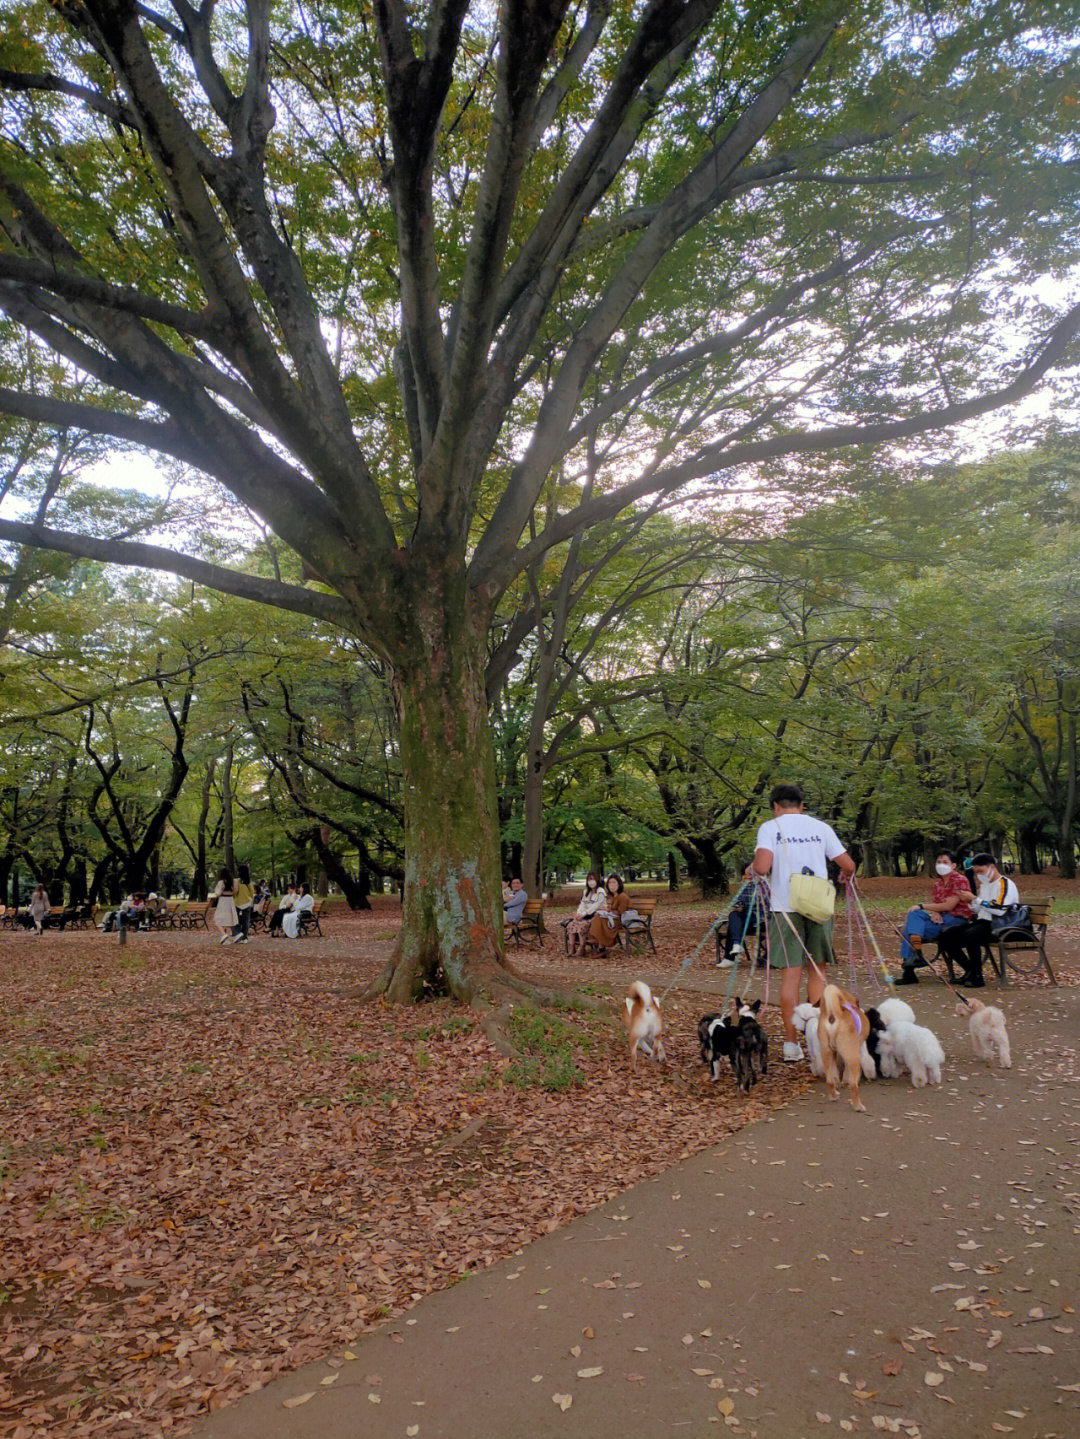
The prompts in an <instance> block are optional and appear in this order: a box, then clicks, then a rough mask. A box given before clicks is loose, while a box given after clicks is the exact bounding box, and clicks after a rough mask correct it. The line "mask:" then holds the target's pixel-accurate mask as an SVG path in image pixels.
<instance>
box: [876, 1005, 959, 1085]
mask: <svg viewBox="0 0 1080 1439" xmlns="http://www.w3.org/2000/svg"><path fill="white" fill-rule="evenodd" d="M878 1063H879V1065H880V1066H881V1073H882V1075H883V1076H884V1077H885V1078H886V1079H899V1078H900V1076H901V1075H902V1074H903V1072H904V1070H905V1069H906V1070H907V1071H908V1072H909V1073H910V1074H911V1082H912V1084H913V1085H914V1086H915V1088H916V1089H922V1088H923V1086H924V1085H926V1084H940V1083H941V1066H942V1065H943V1064H944V1063H945V1051H944V1050H943V1049H942V1047H941V1045H940V1043H939V1042H938V1038H937V1035H936V1034H934V1032H933V1030H930V1029H927V1028H926V1026H925V1025H923V1024H911V1023H910V1022H909V1021H908V1020H905V1019H900V1020H894V1021H893V1023H892V1024H890V1025H889V1026H888V1027H887V1028H886V1029H885V1030H884V1031H883V1033H882V1034H881V1035H880V1037H879V1038H878Z"/></svg>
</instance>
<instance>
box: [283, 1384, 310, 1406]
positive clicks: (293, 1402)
mask: <svg viewBox="0 0 1080 1439" xmlns="http://www.w3.org/2000/svg"><path fill="white" fill-rule="evenodd" d="M314 1398H315V1390H314V1389H312V1390H311V1391H310V1392H309V1393H307V1394H297V1395H295V1396H294V1397H293V1398H292V1399H283V1400H282V1401H281V1407H282V1408H283V1409H299V1407H300V1405H301V1404H306V1403H307V1402H308V1400H309V1399H314Z"/></svg>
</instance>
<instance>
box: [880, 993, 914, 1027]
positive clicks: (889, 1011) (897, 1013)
mask: <svg viewBox="0 0 1080 1439" xmlns="http://www.w3.org/2000/svg"><path fill="white" fill-rule="evenodd" d="M877 1012H878V1014H879V1015H880V1016H881V1022H882V1024H883V1025H884V1026H885V1028H886V1029H888V1027H889V1025H890V1024H896V1023H897V1021H898V1020H903V1021H904V1022H905V1023H907V1024H914V1023H915V1011H914V1010H913V1009H912V1007H911V1005H910V1004H905V1003H904V1001H903V1000H902V999H883V1000H882V1001H881V1003H880V1004H879V1005H878V1007H877Z"/></svg>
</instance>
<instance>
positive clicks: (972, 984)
mask: <svg viewBox="0 0 1080 1439" xmlns="http://www.w3.org/2000/svg"><path fill="white" fill-rule="evenodd" d="M971 868H972V873H973V874H974V876H975V879H976V882H977V883H978V886H979V889H978V893H977V894H976V896H975V916H976V917H975V918H974V919H973V920H971V922H970V923H969V924H964V925H959V926H957V927H956V928H953V929H948V930H945V931H944V932H943V934H942V936H941V939H940V941H939V944H938V947H939V948H940V950H941V952H942V954H943V955H945V956H946V957H947V959H948V960H949V962H950V965H951V964H955V963H960V964H961V965H962V967H963V970H964V976H963V978H962V979H961V980H959V981H958V982H959V984H960V985H962V986H963V987H964V988H965V989H981V988H982V987H983V985H984V984H985V983H986V981H985V980H984V979H983V946H984V945H986V944H988V943H989V941H990V936H991V934H993V931H994V920H996V919H1000V918H1001V917H1002V915H1004V914H1005V913H1006V912H1007V911H1008V910H1009V909H1011V908H1012V906H1013V905H1016V904H1019V903H1020V892H1019V890H1018V889H1017V888H1016V885H1015V884H1013V882H1012V880H1011V879H1006V877H1005V876H1004V875H1003V874H1002V873H1001V871H1000V870H999V869H998V867H997V865H996V864H995V863H994V856H993V855H992V854H977V855H976V856H975V858H974V860H973V862H972V866H971ZM961 953H963V954H964V955H966V956H967V964H963V961H962V960H961V959H960V956H961Z"/></svg>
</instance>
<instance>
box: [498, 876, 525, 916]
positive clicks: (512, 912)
mask: <svg viewBox="0 0 1080 1439" xmlns="http://www.w3.org/2000/svg"><path fill="white" fill-rule="evenodd" d="M528 902H529V891H528V890H527V889H526V888H525V886H524V885H523V884H522V882H521V880H520V879H512V880H511V881H510V890H509V897H507V891H506V889H505V888H504V889H503V923H504V924H520V923H521V916H522V915H523V914H524V913H525V906H526V905H527V904H528Z"/></svg>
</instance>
